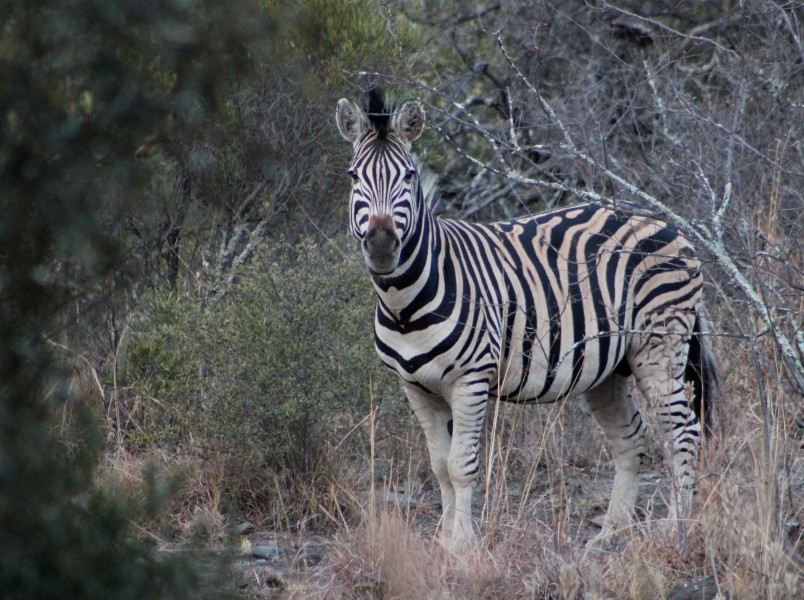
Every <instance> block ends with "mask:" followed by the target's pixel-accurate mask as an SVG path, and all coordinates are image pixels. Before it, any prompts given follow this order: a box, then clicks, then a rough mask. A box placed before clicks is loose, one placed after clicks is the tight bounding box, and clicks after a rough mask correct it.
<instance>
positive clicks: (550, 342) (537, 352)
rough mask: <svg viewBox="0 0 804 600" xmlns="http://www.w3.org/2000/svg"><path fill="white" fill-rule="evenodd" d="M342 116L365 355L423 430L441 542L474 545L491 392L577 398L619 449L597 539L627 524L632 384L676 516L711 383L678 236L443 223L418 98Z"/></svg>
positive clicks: (546, 217) (527, 221) (548, 224)
mask: <svg viewBox="0 0 804 600" xmlns="http://www.w3.org/2000/svg"><path fill="white" fill-rule="evenodd" d="M336 116H337V121H338V126H339V129H340V131H341V133H342V135H343V136H344V137H345V138H346V139H347V140H349V141H351V142H352V143H353V146H354V158H353V160H352V165H351V169H350V173H351V174H352V177H353V179H354V185H353V189H352V198H351V226H352V231H353V233H354V234H355V236H356V237H357V238H358V239H359V240H361V247H362V250H363V254H364V258H365V260H366V263H367V266H368V268H369V271H370V272H371V273H372V280H373V284H374V287H375V290H376V292H377V298H378V302H377V310H376V317H375V341H376V348H377V352H378V353H379V355H380V358H381V359H382V360H383V362H385V364H386V365H388V366H389V367H390V368H391V369H393V370H394V371H395V372H396V373H397V374H398V375H399V377H400V378H401V379H402V382H403V387H404V389H405V391H406V393H407V395H408V398H409V399H410V401H411V404H412V406H413V409H414V411H415V412H416V414H417V416H418V417H419V419H420V421H421V423H422V426H423V427H424V430H425V433H426V437H427V441H428V446H429V450H430V456H431V462H432V466H433V470H434V472H435V474H436V477H437V479H438V481H439V485H440V486H441V492H442V501H443V502H442V503H443V506H444V518H443V523H442V532H443V534H444V536H445V538H447V539H451V543H452V544H453V545H458V546H460V545H463V544H465V543H466V542H467V540H469V539H470V538H471V536H472V525H471V496H472V484H473V479H474V475H475V474H476V473H477V470H478V444H479V439H480V432H481V429H482V426H483V420H484V417H485V412H486V405H487V402H488V398H489V397H490V396H491V397H500V398H502V399H504V400H508V401H513V402H553V401H556V400H559V399H565V398H571V397H574V396H577V395H580V394H585V396H586V398H587V401H588V402H589V404H590V407H591V408H592V412H593V414H594V415H595V416H596V418H597V420H598V422H599V423H600V425H601V426H602V427H603V429H604V431H605V433H606V435H607V437H608V438H609V440H610V442H611V445H612V448H613V450H614V455H615V466H616V476H615V482H614V490H613V492H612V498H611V502H610V505H609V510H608V513H607V521H606V527H604V531H603V533H602V535H604V536H605V535H608V534H609V533H610V532H611V531H613V530H614V528H615V527H617V526H618V525H621V524H623V523H624V522H626V521H627V519H628V518H629V517H630V514H631V512H632V510H633V506H634V502H635V499H636V489H637V484H638V468H639V457H640V456H641V454H642V453H643V452H644V435H645V432H646V428H645V425H644V424H643V422H642V417H641V415H640V413H639V410H638V408H637V406H636V403H635V402H634V400H633V399H632V397H631V396H630V394H629V392H628V386H627V385H625V381H626V379H625V378H626V377H628V376H630V375H633V376H634V378H635V380H636V382H637V385H638V387H639V389H640V390H641V392H642V393H643V395H645V396H646V397H647V399H648V402H649V403H650V404H652V405H656V406H657V407H659V408H658V422H659V425H660V427H661V429H662V431H663V432H664V434H665V440H666V445H667V446H668V448H669V452H670V455H671V456H672V459H673V469H674V472H673V475H674V482H675V489H676V491H677V493H676V494H674V498H673V499H672V500H673V503H672V506H671V509H672V510H673V511H674V512H675V513H676V514H678V513H679V512H680V511H682V510H684V509H685V508H686V507H687V506H688V503H689V497H690V495H691V491H692V488H693V485H694V479H693V476H694V471H693V468H694V459H695V455H696V452H697V448H698V444H699V437H700V424H699V417H700V416H701V411H702V410H703V401H704V400H705V399H706V396H707V391H708V390H707V386H708V384H709V382H710V380H711V377H712V370H711V361H710V359H709V355H708V353H707V352H706V348H705V346H704V345H703V342H702V338H701V335H700V333H701V331H702V329H703V327H702V315H701V312H700V303H701V286H702V276H701V271H700V267H701V265H700V261H699V260H698V259H697V258H696V256H695V252H694V249H693V248H692V246H691V245H690V243H689V242H688V241H687V240H686V239H685V238H684V237H683V236H682V235H680V234H679V232H677V231H676V230H674V229H673V228H671V227H669V226H668V225H667V224H665V223H663V222H662V221H660V220H658V219H656V218H653V217H651V216H649V215H647V214H645V213H644V212H642V211H640V210H638V209H636V208H635V207H633V206H630V205H624V206H622V207H619V208H616V209H615V208H613V207H610V206H599V205H594V204H584V205H580V206H573V207H569V208H560V209H555V210H551V211H548V212H544V213H540V214H537V215H533V216H528V217H523V218H520V219H515V220H513V221H508V222H502V223H491V224H474V223H467V222H463V221H455V220H448V219H439V218H437V217H435V216H434V215H433V213H432V212H431V211H430V208H429V203H428V198H427V197H426V196H427V194H426V190H425V187H426V186H422V183H421V181H420V175H419V170H418V168H417V165H416V163H415V161H414V159H413V158H412V156H411V154H410V146H411V143H412V142H413V141H414V140H415V139H417V138H418V136H419V134H420V133H421V129H422V127H423V123H424V111H423V109H422V105H421V104H420V103H418V102H408V103H406V104H405V105H404V106H403V107H402V108H401V110H400V111H399V112H397V113H394V114H391V111H389V110H387V109H386V108H385V107H384V106H383V103H382V101H381V99H380V97H379V95H377V94H376V93H374V94H371V95H370V98H369V103H368V109H367V111H366V112H364V111H362V110H361V109H359V108H358V107H357V106H355V105H354V104H352V103H351V102H349V101H348V100H341V101H340V102H339V104H338V111H337V115H336ZM686 381H691V382H692V386H693V396H694V397H693V402H692V406H693V407H694V408H696V409H697V413H698V414H696V411H695V410H691V408H690V406H691V405H690V399H688V398H687V394H685V382H686Z"/></svg>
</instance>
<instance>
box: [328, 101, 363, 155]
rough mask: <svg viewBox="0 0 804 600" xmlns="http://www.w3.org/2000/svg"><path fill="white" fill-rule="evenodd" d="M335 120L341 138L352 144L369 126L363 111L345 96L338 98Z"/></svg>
mask: <svg viewBox="0 0 804 600" xmlns="http://www.w3.org/2000/svg"><path fill="white" fill-rule="evenodd" d="M335 121H336V122H337V123H338V131H340V132H341V135H342V136H343V138H344V139H345V140H347V141H349V142H352V144H356V143H357V141H358V140H359V139H360V138H361V137H363V134H364V133H366V131H367V130H368V127H369V124H368V119H366V115H364V114H363V111H362V110H360V109H359V108H358V107H357V106H356V105H355V104H354V103H353V102H350V101H349V100H347V99H346V98H341V99H340V100H338V108H337V109H335Z"/></svg>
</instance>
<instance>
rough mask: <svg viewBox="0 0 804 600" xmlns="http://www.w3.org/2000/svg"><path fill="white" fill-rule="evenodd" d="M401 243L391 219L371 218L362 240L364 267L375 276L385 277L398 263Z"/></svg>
mask: <svg viewBox="0 0 804 600" xmlns="http://www.w3.org/2000/svg"><path fill="white" fill-rule="evenodd" d="M401 246H402V243H401V242H400V240H399V236H397V234H396V228H395V227H394V221H393V219H392V218H391V217H371V218H370V219H369V224H368V230H367V231H366V235H365V237H364V238H363V243H362V249H363V258H364V259H365V260H366V266H368V268H369V270H371V271H372V272H373V273H375V274H377V275H387V274H389V273H390V272H391V271H393V270H394V269H395V268H396V266H397V263H398V262H399V250H400V248H401Z"/></svg>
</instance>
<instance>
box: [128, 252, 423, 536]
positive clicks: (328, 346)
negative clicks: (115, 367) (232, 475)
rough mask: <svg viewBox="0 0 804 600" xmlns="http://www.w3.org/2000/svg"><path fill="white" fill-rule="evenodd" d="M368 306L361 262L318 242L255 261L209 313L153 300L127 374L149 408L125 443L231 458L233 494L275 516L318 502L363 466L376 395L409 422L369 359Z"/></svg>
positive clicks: (162, 298)
mask: <svg viewBox="0 0 804 600" xmlns="http://www.w3.org/2000/svg"><path fill="white" fill-rule="evenodd" d="M373 307H374V297H373V292H372V290H371V285H370V283H369V281H368V277H367V276H366V274H365V269H364V268H363V266H362V264H360V263H359V262H358V260H357V259H354V258H344V257H343V255H342V254H340V253H338V252H335V251H332V250H328V249H326V248H323V247H320V246H316V245H315V244H313V243H312V242H310V241H305V242H302V243H300V244H299V245H297V246H296V247H295V248H292V249H285V250H283V251H275V252H269V251H266V252H263V253H261V254H258V255H257V256H256V257H255V259H254V260H253V261H252V262H251V263H250V264H249V265H248V266H247V267H246V268H245V270H244V271H243V272H242V274H241V277H240V280H239V282H238V283H237V284H236V285H235V286H234V287H233V288H232V289H231V291H229V293H228V294H227V295H226V297H225V298H224V299H222V300H221V301H220V302H218V303H216V304H213V305H212V306H211V307H210V308H208V309H207V310H202V309H200V308H199V306H198V304H197V303H193V302H191V301H190V300H187V299H180V298H179V297H177V296H175V295H173V294H164V295H156V296H154V297H153V298H152V299H151V300H150V303H149V307H148V309H147V310H146V311H145V313H144V316H143V318H142V319H140V320H139V321H138V322H137V323H135V324H134V325H133V329H134V333H133V335H132V337H131V339H130V341H129V343H128V345H127V352H126V354H127V366H126V371H125V375H126V379H127V381H128V383H129V384H131V385H132V389H133V391H134V399H133V400H132V401H131V402H132V406H133V405H135V404H136V405H138V406H139V407H140V408H139V409H138V413H137V417H138V419H137V420H136V427H131V428H130V430H129V431H128V434H129V441H130V443H132V444H133V445H135V446H138V447H139V446H142V445H143V444H148V443H157V444H168V445H172V446H174V447H176V448H179V447H181V448H184V449H186V448H192V449H195V450H197V451H198V452H200V453H202V455H203V456H205V457H207V458H208V459H209V460H214V461H224V460H227V461H231V460H232V459H234V460H235V461H236V462H237V463H238V464H239V465H240V480H239V481H231V482H229V488H230V489H228V490H227V491H228V492H229V494H230V495H234V496H237V497H238V498H239V500H238V501H239V502H240V504H241V505H242V504H249V503H254V502H257V503H262V504H263V508H266V506H267V508H268V512H269V515H268V518H275V517H277V515H274V514H271V513H273V512H274V511H273V509H271V508H270V506H271V504H272V503H273V502H274V499H272V497H271V496H275V495H276V494H277V493H282V494H287V493H290V494H291V496H294V495H295V494H298V495H300V496H304V498H310V494H311V493H312V492H311V488H312V489H322V488H326V486H328V485H329V480H330V478H331V477H333V476H335V475H336V474H337V473H338V472H339V471H342V469H343V468H344V466H345V465H348V464H352V465H357V464H360V461H365V459H366V457H367V455H368V450H367V446H368V444H367V441H366V440H367V427H362V428H360V427H358V428H355V426H356V425H357V424H358V423H360V421H361V420H363V419H364V418H365V417H366V415H367V414H368V413H369V411H370V406H371V401H372V395H373V398H374V402H375V404H380V403H383V401H384V400H386V399H389V400H391V402H390V403H385V405H386V406H387V405H388V404H390V406H391V407H392V408H390V409H388V410H385V411H384V414H385V415H386V416H387V420H388V419H390V420H391V421H393V422H398V421H399V420H400V419H402V420H406V419H408V411H407V404H406V403H405V402H404V401H403V400H401V393H400V392H399V388H398V385H397V384H396V382H395V381H394V380H393V377H392V376H391V375H390V373H387V372H386V369H385V368H384V367H383V366H382V364H381V363H380V361H379V359H378V358H377V356H376V353H375V352H374V348H373V333H372V318H373ZM336 448H337V452H336V451H335V449H336ZM349 457H353V458H354V459H355V460H353V461H349V460H344V458H349ZM294 490H296V491H295V492H294ZM244 494H246V495H248V496H250V497H249V498H247V499H244V498H243V495H244ZM304 498H301V497H299V498H296V497H295V496H294V498H292V499H293V500H294V501H293V502H284V504H291V505H293V506H294V511H296V512H298V513H300V514H295V513H294V514H293V515H290V516H289V515H287V514H283V515H278V516H279V517H281V519H282V521H283V522H285V523H287V522H288V519H290V520H295V519H297V518H302V517H303V516H304V514H303V513H304V512H305V510H306V509H305V508H304V506H305V504H306V503H305V501H304ZM284 500H287V498H284V499H283V501H284ZM314 508H315V507H313V506H311V507H310V510H312V509H314ZM285 513H287V511H285Z"/></svg>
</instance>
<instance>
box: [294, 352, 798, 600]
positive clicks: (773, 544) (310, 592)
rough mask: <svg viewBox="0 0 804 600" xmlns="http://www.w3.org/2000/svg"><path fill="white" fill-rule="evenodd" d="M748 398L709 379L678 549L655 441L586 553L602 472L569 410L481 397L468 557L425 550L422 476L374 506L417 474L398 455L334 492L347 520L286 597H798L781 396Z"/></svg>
mask: <svg viewBox="0 0 804 600" xmlns="http://www.w3.org/2000/svg"><path fill="white" fill-rule="evenodd" d="M748 358H749V357H748V356H746V357H745V359H748ZM746 363H747V364H750V362H749V361H748V360H746ZM770 379H771V380H772V379H773V378H770ZM764 393H765V396H766V397H765V399H764V400H763V399H760V398H759V397H758V395H757V385H756V380H755V379H754V374H753V373H751V372H749V371H746V370H737V369H734V370H731V371H729V372H727V373H725V378H724V381H723V382H722V386H721V394H720V397H719V399H718V403H719V404H718V415H720V417H721V418H720V420H719V421H718V423H717V425H716V427H715V431H714V433H713V434H712V435H711V436H710V437H709V439H708V440H707V443H706V448H705V450H704V451H703V452H702V453H701V465H700V471H699V472H700V479H699V483H698V496H697V498H696V505H695V508H694V511H693V515H692V517H691V519H690V520H689V522H688V523H687V524H686V532H687V535H686V537H685V538H684V539H682V540H680V539H679V537H678V536H677V535H676V532H675V529H674V528H673V527H671V526H670V524H668V523H667V522H666V521H665V520H664V519H663V516H664V514H666V513H665V512H664V507H663V502H662V501H661V499H660V496H661V494H662V493H663V491H666V486H667V485H668V482H667V481H666V480H667V477H666V475H665V468H664V465H663V464H662V459H661V447H660V445H659V444H658V443H657V444H655V445H654V447H653V448H652V449H651V452H650V454H651V456H649V457H648V465H647V468H646V469H645V471H646V472H647V474H646V475H644V476H643V492H642V493H641V494H640V517H639V518H638V519H637V520H636V521H635V522H634V523H633V525H632V527H630V528H629V529H628V530H625V531H622V532H621V536H620V542H619V544H617V545H616V546H615V547H614V548H613V549H612V550H611V551H609V552H595V551H588V550H587V549H586V547H585V544H584V542H585V541H586V540H587V539H589V538H590V537H591V536H592V535H594V533H595V532H596V528H595V526H594V524H593V523H592V521H593V520H594V517H595V516H597V515H599V514H601V513H602V512H603V511H604V510H605V506H606V500H607V497H608V492H609V486H610V483H611V478H612V476H613V469H612V467H611V466H610V464H609V461H608V457H607V454H606V451H605V448H604V446H602V445H601V442H602V435H601V434H600V433H599V430H598V429H597V425H596V423H595V422H594V420H593V419H592V418H591V416H590V415H589V414H588V411H586V410H584V406H583V402H582V401H575V403H574V404H573V403H570V404H568V405H566V406H564V407H563V408H561V407H558V406H545V407H518V406H510V405H504V404H500V405H494V404H491V405H490V410H489V418H488V426H487V429H486V436H485V446H484V448H485V471H484V472H483V473H482V474H481V476H480V477H479V479H478V485H477V488H476V490H477V493H476V502H475V511H474V512H475V515H476V517H477V522H476V526H477V528H478V530H479V536H478V539H477V544H476V546H475V547H474V548H473V549H472V550H471V551H470V552H468V553H465V554H463V555H460V556H454V555H452V554H450V553H449V552H448V551H446V550H445V549H443V548H442V547H441V546H440V545H439V543H438V541H437V539H436V527H437V518H438V514H439V512H440V507H439V506H438V496H437V493H435V492H434V491H433V490H432V488H433V487H434V482H432V481H430V482H428V486H429V490H430V491H427V492H426V493H424V494H423V495H422V498H421V502H420V504H419V505H418V506H417V507H416V508H415V509H412V510H409V509H408V508H407V507H401V506H399V505H397V504H393V503H390V504H389V503H383V502H379V501H378V500H377V499H378V498H383V497H384V495H385V494H384V492H386V491H390V490H392V489H393V486H394V485H402V484H400V481H401V480H402V479H404V478H405V477H406V475H405V473H406V472H410V471H411V470H412V469H416V468H420V463H421V460H422V456H421V455H417V456H416V457H415V458H414V455H413V454H411V455H410V456H409V459H410V460H415V461H419V464H418V465H416V466H411V465H403V466H401V467H400V468H399V469H398V471H399V477H400V478H399V479H397V480H395V481H389V480H386V481H385V482H383V483H378V484H374V483H372V490H373V491H371V492H370V493H367V491H366V490H364V491H360V490H352V491H349V492H348V495H349V499H350V500H352V501H356V502H357V504H358V505H359V506H358V507H357V510H356V514H358V515H359V520H358V522H356V523H349V524H346V523H344V524H343V526H342V527H341V530H340V533H339V534H338V536H337V540H336V542H335V543H334V545H333V549H332V551H331V553H330V554H329V556H328V558H327V561H326V568H325V569H322V570H321V571H320V572H318V573H316V574H314V575H313V576H312V577H311V578H310V579H308V580H307V581H306V582H304V581H303V582H302V583H300V584H299V585H298V586H297V587H296V588H293V589H291V590H290V592H289V594H290V597H297V598H317V597H320V598H411V599H417V598H421V599H425V598H426V599H430V598H462V599H481V598H561V599H569V598H587V599H591V598H636V599H641V598H645V599H648V598H665V597H672V593H673V591H674V589H675V590H676V591H678V589H681V588H680V586H684V585H686V586H687V589H693V588H694V589H700V590H701V594H702V595H701V597H708V598H711V597H716V596H717V595H718V594H719V596H717V597H721V598H727V597H729V598H746V599H748V598H752V599H753V598H768V599H778V600H783V599H787V598H801V597H804V586H803V585H802V573H803V572H804V571H802V559H801V556H802V551H804V541H803V540H802V531H803V529H802V522H804V508H802V507H804V460H803V459H802V456H801V453H800V452H799V451H798V444H799V442H798V440H796V439H794V435H793V433H794V432H793V431H792V429H791V427H790V426H789V423H790V419H789V417H790V411H791V404H790V402H789V398H787V397H786V396H785V394H784V391H783V389H782V388H781V387H780V386H774V387H768V388H767V389H765V392H764ZM763 402H765V403H766V404H767V406H766V408H765V409H764V411H763V408H762V404H763ZM372 448H374V446H373V445H372ZM601 448H603V449H601ZM375 458H376V457H374V456H372V462H373V461H374V459H375ZM652 462H653V464H651V463H652ZM657 480H659V483H658V484H657ZM375 485H376V486H379V487H375ZM340 493H342V494H345V493H347V492H346V491H342V492H340ZM361 498H362V499H363V500H360V499H361ZM696 586H697V587H696Z"/></svg>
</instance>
